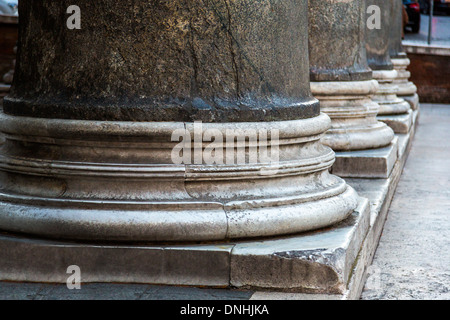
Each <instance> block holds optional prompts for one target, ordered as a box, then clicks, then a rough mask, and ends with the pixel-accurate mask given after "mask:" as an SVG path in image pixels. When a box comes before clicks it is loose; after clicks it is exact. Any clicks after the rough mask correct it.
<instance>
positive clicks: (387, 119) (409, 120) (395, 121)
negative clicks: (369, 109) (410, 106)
mask: <svg viewBox="0 0 450 320" xmlns="http://www.w3.org/2000/svg"><path fill="white" fill-rule="evenodd" d="M378 120H380V121H382V122H384V123H386V124H387V125H388V126H389V127H391V128H392V130H394V132H395V133H408V132H409V130H411V126H412V124H413V111H412V110H409V112H408V113H406V114H399V115H389V116H381V115H380V116H378Z"/></svg>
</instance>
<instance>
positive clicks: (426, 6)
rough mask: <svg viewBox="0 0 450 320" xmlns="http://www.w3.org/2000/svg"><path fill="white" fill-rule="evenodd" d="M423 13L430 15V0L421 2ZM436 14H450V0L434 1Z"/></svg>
mask: <svg viewBox="0 0 450 320" xmlns="http://www.w3.org/2000/svg"><path fill="white" fill-rule="evenodd" d="M419 3H420V10H421V11H422V13H425V14H430V8H431V6H430V0H419ZM433 11H434V12H444V13H447V14H450V0H434V10H433Z"/></svg>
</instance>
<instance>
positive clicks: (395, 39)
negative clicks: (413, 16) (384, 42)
mask: <svg viewBox="0 0 450 320" xmlns="http://www.w3.org/2000/svg"><path fill="white" fill-rule="evenodd" d="M390 1H392V2H393V5H392V18H391V19H392V20H391V27H390V33H389V55H390V56H391V58H406V53H405V52H404V51H403V46H402V30H403V19H402V6H403V1H402V0H390ZM386 2H389V1H386Z"/></svg>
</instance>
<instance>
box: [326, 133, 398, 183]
mask: <svg viewBox="0 0 450 320" xmlns="http://www.w3.org/2000/svg"><path fill="white" fill-rule="evenodd" d="M397 153H398V138H397V137H395V138H394V140H393V141H392V142H391V144H390V145H389V146H387V147H384V148H378V149H372V150H361V151H348V152H336V162H335V163H334V165H333V167H332V173H333V174H336V175H338V176H340V177H344V178H353V177H359V178H385V179H386V178H388V177H389V176H390V174H391V172H392V169H393V168H394V165H395V163H396V161H397Z"/></svg>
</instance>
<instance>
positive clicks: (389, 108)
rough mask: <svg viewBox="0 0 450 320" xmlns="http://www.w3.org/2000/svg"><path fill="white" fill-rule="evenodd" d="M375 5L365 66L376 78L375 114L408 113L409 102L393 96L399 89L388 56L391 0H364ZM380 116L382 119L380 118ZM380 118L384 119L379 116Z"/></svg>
mask: <svg viewBox="0 0 450 320" xmlns="http://www.w3.org/2000/svg"><path fill="white" fill-rule="evenodd" d="M372 5H375V6H378V7H379V8H380V9H381V26H380V28H379V29H378V28H374V29H369V28H367V29H366V30H367V36H366V39H367V41H366V48H367V58H368V61H369V66H370V67H371V68H372V70H373V77H374V79H376V80H378V82H379V84H380V88H379V90H378V92H377V93H376V95H375V96H374V97H373V99H374V101H376V102H378V104H379V105H380V111H379V115H381V116H385V115H389V116H391V115H402V114H408V113H409V112H410V109H411V108H410V106H409V104H408V103H407V102H406V101H405V100H404V99H402V98H399V97H398V96H397V93H398V91H399V88H398V86H397V85H395V84H394V83H393V82H394V80H395V79H396V78H397V76H398V73H397V71H396V70H395V69H394V65H393V64H392V61H391V58H390V55H389V38H390V30H391V28H392V21H393V15H392V12H393V7H394V1H393V0H388V1H386V0H367V6H368V7H370V6H372ZM380 119H382V118H380ZM383 120H384V119H383ZM388 124H389V125H390V126H391V127H392V128H393V129H394V131H395V132H398V129H399V128H398V126H397V125H396V124H395V123H392V122H389V123H388Z"/></svg>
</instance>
